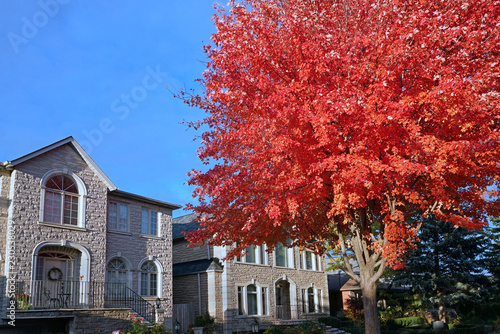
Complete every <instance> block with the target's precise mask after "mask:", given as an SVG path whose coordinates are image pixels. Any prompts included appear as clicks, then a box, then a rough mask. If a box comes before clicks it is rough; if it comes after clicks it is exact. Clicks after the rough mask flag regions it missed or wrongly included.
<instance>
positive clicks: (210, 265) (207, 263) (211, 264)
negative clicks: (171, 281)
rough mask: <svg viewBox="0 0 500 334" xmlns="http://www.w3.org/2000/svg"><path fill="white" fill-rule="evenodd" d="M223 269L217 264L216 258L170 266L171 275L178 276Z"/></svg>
mask: <svg viewBox="0 0 500 334" xmlns="http://www.w3.org/2000/svg"><path fill="white" fill-rule="evenodd" d="M223 269H224V267H223V266H222V265H221V264H220V263H219V259H218V258H216V257H215V258H211V259H204V260H195V261H189V262H182V263H175V264H174V265H173V266H172V275H173V276H180V275H187V274H196V273H201V272H206V271H210V270H223Z"/></svg>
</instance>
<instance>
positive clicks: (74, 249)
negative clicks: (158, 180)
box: [0, 137, 179, 328]
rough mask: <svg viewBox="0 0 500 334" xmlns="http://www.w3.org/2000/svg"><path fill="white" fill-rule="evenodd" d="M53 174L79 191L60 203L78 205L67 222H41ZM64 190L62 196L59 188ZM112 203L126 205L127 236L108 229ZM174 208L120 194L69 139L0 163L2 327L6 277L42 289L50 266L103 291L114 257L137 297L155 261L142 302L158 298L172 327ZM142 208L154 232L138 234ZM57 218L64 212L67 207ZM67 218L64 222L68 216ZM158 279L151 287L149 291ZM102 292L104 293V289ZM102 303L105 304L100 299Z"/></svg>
mask: <svg viewBox="0 0 500 334" xmlns="http://www.w3.org/2000/svg"><path fill="white" fill-rule="evenodd" d="M52 176H63V177H67V178H68V180H73V181H74V182H75V184H76V187H77V188H78V191H79V194H78V195H77V196H69V197H68V198H70V199H71V198H72V201H73V202H70V201H69V200H65V199H63V200H59V201H63V205H64V208H66V207H67V206H66V205H68V207H71V205H73V207H76V208H77V211H76V210H73V211H74V213H72V215H73V216H72V217H73V219H74V220H73V221H72V223H70V224H68V223H66V224H65V223H53V222H48V221H46V220H47V219H45V217H46V214H44V210H49V209H51V207H50V204H47V205H49V209H47V205H44V204H43V203H44V201H49V199H47V198H48V197H46V196H45V195H44V194H45V192H46V191H47V190H45V189H46V185H47V184H46V182H47V180H48V179H50V178H51V177H52ZM61 193H63V195H61V196H66V195H64V191H62V190H61ZM62 198H66V197H62ZM111 202H113V203H122V204H124V205H126V206H127V210H126V211H127V219H126V221H127V223H126V226H127V228H126V230H125V231H123V229H122V230H116V229H115V230H113V229H112V228H110V227H109V224H108V207H109V203H111ZM57 203H59V202H57ZM71 203H74V204H71ZM76 203H77V204H76ZM52 205H54V204H52ZM55 205H56V207H57V205H59V204H55ZM61 207H62V206H61ZM177 208H179V206H177V205H173V204H169V203H166V202H162V201H157V200H153V199H149V198H146V197H141V196H138V195H134V194H130V193H126V192H123V191H119V190H117V188H116V187H115V186H114V185H113V184H112V182H111V181H110V180H109V179H108V178H107V177H106V176H105V174H104V173H102V171H101V170H100V169H99V167H97V166H96V165H95V164H94V163H93V161H92V160H91V159H90V157H88V156H87V155H86V153H85V152H83V150H82V149H81V147H80V146H79V145H78V144H77V143H76V142H75V141H74V139H72V138H71V137H69V138H67V139H65V140H62V141H60V142H58V143H55V144H52V145H50V146H48V147H46V148H43V149H41V150H39V151H36V152H33V153H31V154H29V155H27V156H25V157H22V158H19V159H17V160H14V161H12V163H6V164H0V288H1V289H2V294H1V297H0V306H1V309H0V325H1V324H2V321H3V322H4V324H5V323H6V322H7V321H8V320H9V319H8V318H6V312H5V311H6V309H7V306H8V305H9V298H8V295H9V294H11V292H12V291H11V290H9V287H8V285H9V284H10V283H9V284H6V283H7V282H9V280H10V281H11V282H14V281H15V282H16V284H24V286H27V287H29V286H31V290H33V289H34V288H33V287H34V286H35V285H37V284H38V285H40V284H41V285H40V286H44V287H45V288H44V289H45V290H47V288H46V286H48V285H44V284H45V283H43V282H45V281H47V280H50V279H51V278H50V277H48V276H47V271H48V272H49V274H50V272H51V270H49V269H50V268H51V267H53V268H52V269H54V268H56V269H55V270H56V271H53V272H56V273H57V270H59V272H61V273H62V277H60V278H58V279H60V280H61V281H63V280H66V279H67V280H70V279H71V280H72V281H77V282H80V286H81V287H83V286H85V287H86V286H93V285H92V284H94V283H96V282H97V283H98V282H102V286H105V284H106V282H107V283H109V282H111V281H110V277H109V276H110V275H109V274H108V269H107V266H108V264H110V263H111V262H110V261H112V260H118V261H119V262H120V263H123V264H124V267H123V268H121V269H119V270H118V269H117V270H116V272H117V273H116V275H115V274H113V277H114V278H113V279H115V278H116V277H120V279H122V277H126V279H122V280H123V281H125V283H126V284H127V286H128V287H129V288H130V289H131V290H133V291H135V292H136V293H138V294H140V293H141V266H142V265H143V264H145V263H154V266H155V267H156V271H154V270H152V269H151V270H150V272H151V274H148V275H149V276H147V280H148V284H149V285H147V287H146V288H147V289H146V290H147V291H148V296H147V297H144V299H145V300H148V301H149V302H151V303H153V304H155V301H156V299H157V298H160V302H161V309H163V310H164V316H165V318H166V320H167V322H168V327H170V326H171V323H170V321H171V317H172V311H173V310H172V302H171V301H172V296H173V286H172V284H173V282H172V210H175V209H177ZM143 209H147V210H149V211H151V212H156V213H157V222H156V224H157V228H158V231H159V232H158V234H157V235H149V234H147V233H145V234H143V233H141V217H142V211H143ZM63 212H64V213H63ZM68 212H69V211H68ZM58 214H59V215H63V214H64V215H66V214H67V213H66V209H61V210H60V212H59V213H58ZM68 215H70V214H68ZM64 217H65V216H63V218H61V220H62V219H66V218H64ZM76 222H77V223H76ZM75 224H76V225H75ZM150 224H154V223H151V222H150ZM153 226H154V225H153ZM151 229H152V228H151ZM118 271H120V272H119V273H118ZM154 275H156V276H154ZM25 282H28V284H27V285H26V283H25ZM29 282H32V283H31V284H29ZM82 282H83V283H85V284H87V282H88V284H87V285H84V284H83V283H82ZM113 282H115V281H113ZM120 282H121V281H120ZM155 282H156V284H157V286H156V287H154V288H155V289H150V286H153V285H154V284H155ZM49 283H50V282H49ZM51 284H53V283H51ZM106 286H108V285H106ZM26 289H27V290H23V291H22V292H23V293H28V294H31V296H30V298H33V299H34V298H35V296H34V295H35V292H34V291H31V292H29V289H30V288H26ZM85 289H87V288H85ZM106 289H108V288H106ZM80 290H82V288H80ZM53 291H54V290H53ZM106 291H107V290H106ZM44 293H45V292H44ZM99 293H101V294H104V289H103V288H102V289H101V290H100V292H99ZM152 293H154V295H153V294H152ZM39 294H40V296H41V294H42V293H41V292H40V293H39ZM49 294H50V291H49ZM80 295H81V291H80ZM49 297H54V296H49V295H47V299H48V298H49ZM39 298H45V297H43V296H42V297H39ZM75 298H80V299H81V300H79V302H80V304H82V303H83V304H82V305H84V304H85V303H88V302H89V300H90V299H89V298H91V297H75ZM92 298H95V296H92ZM101 299H103V300H104V296H102V298H101ZM85 305H86V304H85ZM33 307H35V305H33ZM43 307H44V305H43V303H40V305H38V308H43ZM75 319H76V317H75ZM75 321H76V320H75ZM75 326H76V325H75ZM75 328H79V327H78V326H76V327H75Z"/></svg>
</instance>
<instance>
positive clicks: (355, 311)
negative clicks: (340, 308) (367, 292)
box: [345, 296, 365, 320]
mask: <svg viewBox="0 0 500 334" xmlns="http://www.w3.org/2000/svg"><path fill="white" fill-rule="evenodd" d="M345 316H346V317H347V318H349V320H363V318H364V316H365V314H364V311H363V298H362V297H360V296H355V297H350V298H349V299H348V300H347V310H346V311H345Z"/></svg>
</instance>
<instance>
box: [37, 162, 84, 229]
mask: <svg viewBox="0 0 500 334" xmlns="http://www.w3.org/2000/svg"><path fill="white" fill-rule="evenodd" d="M55 175H66V176H69V177H70V178H72V179H73V180H74V181H75V183H76V186H77V188H78V216H77V225H76V226H77V227H80V228H85V205H86V201H87V187H85V183H83V181H82V179H80V178H79V177H78V175H76V174H75V173H73V172H70V171H69V170H68V169H53V170H50V171H48V172H47V173H45V175H44V176H43V177H42V179H41V181H40V187H41V190H40V217H39V218H40V219H39V222H40V223H43V224H49V225H56V226H58V227H59V226H68V227H75V226H74V225H69V224H62V223H61V224H59V223H49V222H44V207H45V184H46V183H47V181H48V180H49V179H50V178H51V177H52V176H55Z"/></svg>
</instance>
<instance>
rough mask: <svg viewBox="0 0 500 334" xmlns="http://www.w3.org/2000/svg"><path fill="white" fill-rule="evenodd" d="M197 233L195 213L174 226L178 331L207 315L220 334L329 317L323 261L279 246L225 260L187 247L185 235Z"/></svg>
mask: <svg viewBox="0 0 500 334" xmlns="http://www.w3.org/2000/svg"><path fill="white" fill-rule="evenodd" d="M197 228H199V225H198V223H197V222H196V215H194V214H191V215H187V216H183V217H179V218H175V219H174V221H173V263H174V266H173V275H174V278H173V280H174V321H179V323H181V326H180V327H181V332H186V331H187V325H189V324H190V323H192V317H193V315H200V314H203V313H205V312H207V311H208V312H209V313H210V315H211V316H213V317H215V318H216V321H217V323H218V324H219V328H220V329H221V331H223V332H224V333H233V332H249V331H251V327H252V325H254V326H255V325H258V326H259V328H260V329H264V328H266V327H268V326H270V325H273V324H293V323H296V322H298V321H302V320H306V319H315V318H319V317H323V316H328V315H329V313H330V310H329V304H328V284H327V275H326V273H325V271H324V270H325V259H324V257H322V256H318V255H316V254H314V253H313V252H312V251H311V250H308V249H304V250H300V249H299V248H288V247H285V246H283V245H282V244H278V245H277V247H276V248H275V249H274V250H273V251H272V252H267V251H266V246H265V245H262V246H257V247H253V246H251V247H248V248H247V252H246V254H242V255H241V256H240V257H238V258H232V259H227V260H223V259H225V258H226V257H227V254H228V252H229V250H230V249H229V248H228V247H213V246H209V245H205V246H202V247H194V248H191V247H189V243H188V241H186V240H185V239H184V234H183V231H192V230H195V229H197Z"/></svg>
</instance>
